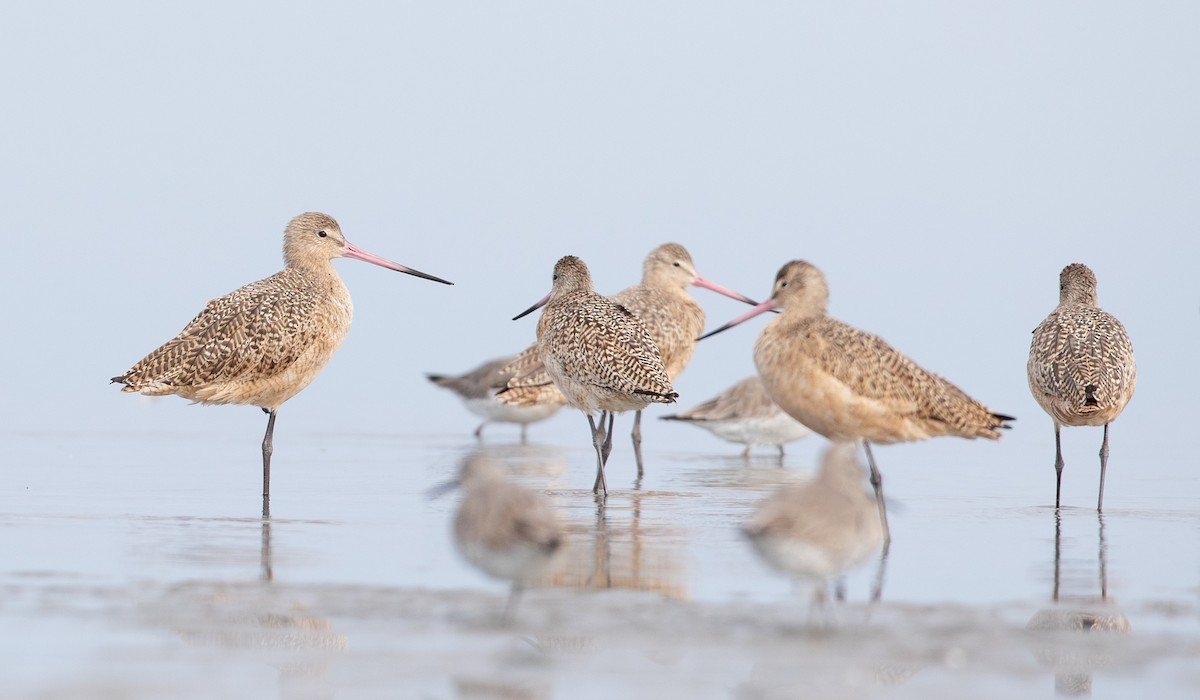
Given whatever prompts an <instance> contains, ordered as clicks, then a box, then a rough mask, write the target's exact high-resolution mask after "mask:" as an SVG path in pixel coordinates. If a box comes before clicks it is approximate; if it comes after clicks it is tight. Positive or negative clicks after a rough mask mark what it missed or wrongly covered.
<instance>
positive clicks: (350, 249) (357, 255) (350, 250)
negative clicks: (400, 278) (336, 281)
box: [342, 241, 454, 284]
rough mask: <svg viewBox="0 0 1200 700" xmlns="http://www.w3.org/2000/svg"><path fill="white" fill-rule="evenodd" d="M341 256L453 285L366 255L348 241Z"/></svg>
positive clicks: (383, 259) (376, 256)
mask: <svg viewBox="0 0 1200 700" xmlns="http://www.w3.org/2000/svg"><path fill="white" fill-rule="evenodd" d="M342 256H343V257H347V258H354V259H355V260H362V261H364V262H369V263H373V264H375V265H378V266H380V267H386V268H387V269H389V270H395V271H396V272H404V273H406V274H409V275H414V276H416V277H424V278H425V279H427V280H433V281H434V282H441V283H442V284H454V283H453V282H447V281H446V280H444V279H442V278H441V277H434V276H433V275H427V274H425V273H424V272H421V271H420V270H414V269H412V268H411V267H405V266H404V265H401V264H400V263H394V262H392V261H391V260H387V259H385V258H381V257H379V256H378V255H375V254H373V253H368V252H367V251H365V250H363V249H362V248H356V247H355V246H352V245H350V241H346V247H345V248H342Z"/></svg>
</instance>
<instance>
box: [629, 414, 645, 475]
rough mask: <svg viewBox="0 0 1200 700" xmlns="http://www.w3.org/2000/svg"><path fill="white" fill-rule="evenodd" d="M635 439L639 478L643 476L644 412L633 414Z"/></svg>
mask: <svg viewBox="0 0 1200 700" xmlns="http://www.w3.org/2000/svg"><path fill="white" fill-rule="evenodd" d="M630 437H632V438H633V456H634V459H636V460H637V467H638V478H639V479H640V478H641V476H642V472H643V470H642V412H641V411H640V410H639V411H637V412H636V413H634V414H633V432H632V433H630Z"/></svg>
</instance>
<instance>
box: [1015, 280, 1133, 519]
mask: <svg viewBox="0 0 1200 700" xmlns="http://www.w3.org/2000/svg"><path fill="white" fill-rule="evenodd" d="M1058 279H1059V287H1058V307H1057V308H1055V309H1054V311H1052V312H1051V313H1050V315H1049V316H1047V317H1046V319H1045V320H1044V321H1042V322H1041V323H1040V324H1039V325H1038V327H1037V328H1035V329H1034V331H1033V342H1032V343H1031V344H1030V346H1029V365H1028V372H1029V390H1030V391H1031V392H1033V398H1035V399H1037V402H1038V405H1040V406H1041V407H1042V410H1044V411H1045V412H1046V413H1048V414H1050V417H1051V418H1052V419H1054V449H1055V457H1054V471H1055V472H1056V473H1057V484H1056V486H1055V489H1054V507H1055V508H1057V507H1059V500H1060V497H1061V495H1062V472H1063V457H1062V437H1061V434H1060V431H1061V429H1062V426H1064V425H1094V426H1099V425H1103V426H1104V442H1102V443H1101V445H1100V496H1099V497H1098V498H1097V499H1096V510H1103V507H1104V472H1105V470H1106V469H1107V467H1108V424H1109V423H1111V422H1113V421H1114V420H1116V418H1117V416H1119V415H1121V411H1122V410H1124V409H1125V404H1127V403H1129V399H1130V398H1131V397H1133V389H1134V385H1136V384H1137V366H1136V365H1135V363H1134V360H1133V344H1132V343H1131V342H1130V341H1129V334H1128V333H1126V332H1125V327H1124V326H1122V325H1121V322H1120V321H1118V320H1117V319H1116V317H1115V316H1113V315H1112V314H1110V313H1108V312H1105V311H1102V310H1101V309H1100V307H1098V306H1097V305H1096V275H1095V274H1094V273H1093V272H1092V271H1091V270H1090V269H1088V267H1087V266H1086V265H1081V264H1079V263H1075V264H1073V265H1067V266H1066V267H1064V268H1063V270H1062V272H1061V273H1060V274H1059V278H1058Z"/></svg>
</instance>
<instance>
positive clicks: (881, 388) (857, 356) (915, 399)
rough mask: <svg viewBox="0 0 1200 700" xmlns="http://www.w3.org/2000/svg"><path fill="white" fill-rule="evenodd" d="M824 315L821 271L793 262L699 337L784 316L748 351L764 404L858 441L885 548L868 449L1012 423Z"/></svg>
mask: <svg viewBox="0 0 1200 700" xmlns="http://www.w3.org/2000/svg"><path fill="white" fill-rule="evenodd" d="M828 308H829V286H828V284H827V283H826V282H825V275H824V273H822V272H821V270H819V269H818V268H817V267H816V266H814V265H812V264H810V263H808V262H805V261H803V260H793V261H791V262H789V263H787V264H786V265H784V266H783V267H782V268H780V270H779V273H778V274H777V275H776V276H775V286H774V288H773V290H772V293H771V298H770V299H768V300H766V301H764V302H763V303H761V304H759V305H758V306H756V307H754V308H753V309H751V310H750V311H748V312H747V313H746V314H744V315H742V316H741V317H739V318H736V319H734V320H732V321H730V322H729V323H727V324H725V325H724V326H721V327H720V328H718V329H716V330H714V331H712V332H711V333H708V334H706V335H705V336H704V337H705V338H707V337H708V336H711V335H715V334H717V333H720V332H721V331H723V330H726V329H728V328H732V327H733V326H736V325H737V324H739V323H741V322H743V321H745V320H747V319H750V318H753V317H755V316H757V315H758V314H761V313H764V312H766V311H770V310H772V309H781V310H782V313H780V315H779V316H778V317H776V318H774V319H772V320H771V322H770V323H768V324H767V325H766V327H765V328H763V331H762V333H761V334H760V335H759V337H758V342H756V343H755V344H754V364H755V366H757V367H758V373H759V375H760V376H761V377H762V378H763V382H765V383H766V385H767V391H768V392H769V393H770V394H771V398H772V399H774V401H775V403H777V404H779V407H780V408H782V409H783V410H784V411H785V412H786V413H787V414H788V415H790V416H791V417H792V418H795V419H796V420H798V421H800V422H801V423H803V424H804V425H807V426H808V427H809V428H812V430H813V432H815V433H817V434H819V435H823V436H825V437H826V438H829V439H830V440H833V441H835V442H849V441H856V442H861V443H862V444H863V448H864V450H865V451H866V453H867V461H868V463H869V464H870V466H871V484H872V485H873V486H874V487H875V498H876V502H877V505H878V507H879V517H880V520H881V521H882V522H883V533H884V541H885V547H886V543H887V542H890V541H891V533H890V531H889V529H888V524H887V511H886V508H885V506H884V501H883V477H882V475H880V473H879V469H878V467H876V466H875V457H874V455H872V454H871V447H870V443H872V442H877V443H883V444H888V443H895V442H911V441H915V440H924V439H926V438H931V437H937V436H940V435H954V436H957V437H965V438H977V437H982V438H988V439H990V440H997V439H999V438H1000V432H999V431H1000V429H1002V428H1007V427H1009V426H1008V425H1007V424H1006V423H1007V421H1010V420H1013V419H1012V417H1010V416H1005V415H1001V414H999V413H994V412H993V411H992V410H991V409H989V408H988V407H986V406H984V405H983V404H981V403H979V402H978V401H976V400H975V399H973V398H971V397H970V396H968V395H967V394H966V392H964V391H963V390H962V389H959V388H958V387H957V386H955V385H953V384H951V383H950V382H948V381H946V380H945V379H942V378H941V377H939V376H938V375H936V374H933V373H932V372H928V371H926V370H925V369H923V368H922V367H921V366H920V365H918V364H917V363H915V362H913V361H912V360H911V359H909V358H908V357H907V356H905V355H904V354H902V353H900V352H899V351H898V350H896V349H895V348H893V347H892V346H891V345H888V344H887V343H886V342H884V340H883V339H882V338H880V337H879V336H876V335H872V334H870V333H867V332H866V331H862V330H859V329H858V328H855V327H854V326H851V325H849V324H846V323H842V322H841V321H838V320H837V319H833V318H830V317H829V316H828V315H827V311H828Z"/></svg>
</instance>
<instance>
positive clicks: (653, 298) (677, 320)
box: [501, 243, 757, 477]
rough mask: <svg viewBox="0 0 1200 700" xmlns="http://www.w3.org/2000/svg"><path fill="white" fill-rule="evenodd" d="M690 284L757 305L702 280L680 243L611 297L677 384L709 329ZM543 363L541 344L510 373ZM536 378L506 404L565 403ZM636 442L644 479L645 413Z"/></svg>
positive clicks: (650, 258)
mask: <svg viewBox="0 0 1200 700" xmlns="http://www.w3.org/2000/svg"><path fill="white" fill-rule="evenodd" d="M689 286H696V287H702V288H704V289H708V290H711V291H714V292H716V293H718V294H723V295H725V296H727V297H729V298H731V299H737V300H738V301H741V302H745V303H747V304H751V305H753V304H755V303H757V302H755V301H754V300H753V299H750V298H749V297H746V296H744V295H742V294H738V293H737V292H734V291H731V290H729V289H727V288H725V287H723V286H721V285H719V284H717V283H715V282H713V281H711V280H708V279H705V278H704V277H702V276H701V275H700V274H699V273H697V272H696V265H695V263H693V262H692V256H691V254H689V253H688V251H687V249H686V248H684V247H683V246H682V245H679V244H678V243H664V244H663V245H660V246H659V247H657V248H655V249H654V250H652V251H650V254H649V255H647V256H646V259H645V261H644V262H643V263H642V281H641V282H639V283H638V284H635V285H633V286H631V287H627V288H625V289H622V290H621V291H619V292H617V293H616V294H613V295H612V296H610V297H609V299H611V300H612V301H613V302H615V303H617V304H619V305H621V306H623V307H625V308H626V309H627V310H629V311H630V312H632V313H633V315H634V316H637V318H638V320H639V321H641V322H642V325H644V326H645V328H646V330H647V331H648V332H649V333H650V337H651V338H653V339H654V344H655V345H656V346H657V347H658V352H659V355H660V356H661V357H662V362H663V367H664V368H665V369H666V371H667V377H668V378H669V379H670V380H671V382H674V381H675V380H676V378H678V377H679V375H680V374H682V373H683V370H684V369H685V368H686V367H687V365H688V363H689V362H691V360H692V355H693V354H694V353H695V351H696V336H698V335H699V334H700V333H701V331H703V330H704V309H703V308H702V307H701V306H700V304H698V303H697V302H696V300H695V299H693V298H692V295H690V294H688V292H687V288H688V287H689ZM539 359H540V358H538V356H537V347H536V345H535V346H533V347H531V348H530V349H528V350H526V352H524V353H522V355H521V356H520V359H519V361H518V362H516V363H515V364H514V365H513V366H512V367H511V368H510V369H514V370H516V371H522V372H524V373H525V374H526V375H530V374H532V373H533V372H536V371H537V369H539V368H537V367H536V364H537V363H538V362H539ZM534 376H537V377H538V378H537V379H530V380H528V381H527V382H525V384H526V386H524V387H521V388H515V389H514V391H512V392H509V393H506V394H505V395H504V397H502V399H501V400H502V401H505V402H507V403H511V404H513V405H521V406H534V405H537V404H538V403H541V402H553V401H560V400H561V398H560V395H559V394H558V392H556V391H552V390H547V389H545V387H546V386H547V385H549V384H550V380H549V377H548V376H546V375H544V374H543V375H534ZM610 420H611V416H610ZM630 438H631V439H632V441H633V453H634V457H635V459H636V460H637V469H638V476H639V477H641V476H642V475H643V474H644V472H645V469H644V467H643V462H642V411H641V409H638V410H637V411H636V413H635V414H634V418H633V430H632V432H631V433H630Z"/></svg>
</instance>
